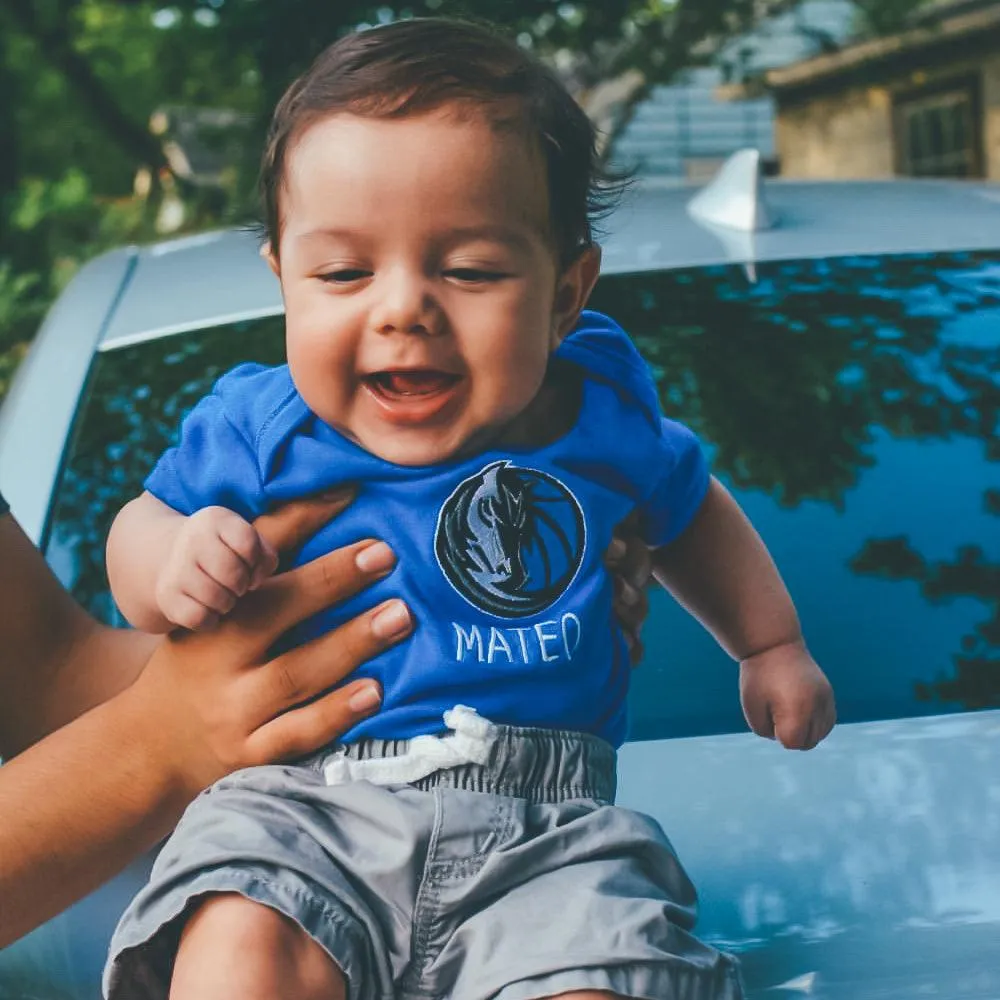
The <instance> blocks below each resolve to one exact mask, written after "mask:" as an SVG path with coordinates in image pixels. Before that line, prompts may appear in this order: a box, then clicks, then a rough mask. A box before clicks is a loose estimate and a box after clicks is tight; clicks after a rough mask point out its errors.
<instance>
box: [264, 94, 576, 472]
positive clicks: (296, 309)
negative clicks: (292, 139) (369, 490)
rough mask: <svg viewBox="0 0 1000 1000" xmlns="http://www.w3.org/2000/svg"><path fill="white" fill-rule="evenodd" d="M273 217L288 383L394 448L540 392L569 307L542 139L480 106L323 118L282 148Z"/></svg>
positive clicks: (476, 428) (407, 450)
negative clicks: (477, 110)
mask: <svg viewBox="0 0 1000 1000" xmlns="http://www.w3.org/2000/svg"><path fill="white" fill-rule="evenodd" d="M281 218H282V224H281V240H280V245H279V250H280V254H279V260H280V264H279V263H278V261H276V260H274V259H273V258H272V266H273V267H274V268H275V270H276V271H277V272H278V273H279V277H280V278H281V287H282V293H283V295H284V300H285V309H286V314H287V347H288V363H289V366H290V369H291V374H292V378H293V380H294V382H295V385H296V387H297V388H298V390H299V392H300V393H301V394H302V397H303V398H304V399H305V401H306V403H307V404H308V406H309V407H310V408H311V409H312V411H313V412H314V413H316V414H317V415H318V416H319V417H320V418H322V419H323V420H324V421H326V422H327V423H328V424H331V425H332V426H334V427H336V428H337V429H338V430H339V431H341V432H342V433H343V434H345V435H346V436H347V437H349V438H350V439H352V440H354V441H356V442H357V443H358V444H359V445H361V446H362V447H363V448H365V449H366V450H367V451H370V452H372V453H373V454H375V455H378V456H380V457H381V458H384V459H387V460H388V461H390V462H394V463H397V464H401V465H425V464H431V463H434V462H440V461H443V460H445V459H447V458H450V457H452V456H454V455H457V454H459V453H461V452H463V451H466V450H472V449H474V448H476V447H477V446H478V445H479V444H480V443H481V442H483V441H485V440H487V439H488V438H489V436H490V435H491V434H492V433H495V432H496V430H497V429H499V428H500V427H502V426H503V425H504V424H505V423H506V422H508V421H509V420H510V419H511V418H513V417H514V416H516V415H517V414H518V413H519V412H520V411H521V410H523V409H524V408H525V406H527V404H528V403H529V402H530V401H531V399H532V398H533V397H534V396H535V394H536V393H537V391H538V389H539V387H540V386H541V383H542V380H543V377H544V374H545V369H546V363H547V360H548V356H549V354H550V352H551V351H552V349H553V348H554V347H555V346H556V344H557V343H558V342H559V340H560V339H561V337H562V336H564V335H565V333H566V332H567V330H568V328H569V327H570V326H571V325H572V322H573V320H574V319H575V315H576V311H577V309H578V308H579V303H578V301H577V300H578V298H579V296H578V295H577V296H574V290H573V288H569V289H568V288H567V281H569V282H570V283H571V284H572V280H573V279H572V278H568V277H567V274H566V273H560V270H559V267H558V264H557V260H556V256H555V250H554V247H553V244H552V238H551V234H550V231H549V204H548V191H547V183H546V176H545V166H544V161H543V159H542V157H541V155H540V154H539V153H537V152H536V151H534V150H533V149H532V148H531V145H530V144H529V143H528V142H527V140H526V139H524V138H523V137H521V136H520V135H518V134H516V133H514V132H513V131H511V132H500V131H498V130H496V129H495V128H494V127H492V126H491V125H490V124H489V123H488V122H486V121H484V120H482V119H481V118H480V117H479V116H477V115H473V114H469V115H466V116H461V115H459V114H457V113H456V111H455V110H454V109H451V110H449V109H444V110H441V111H435V112H430V113H426V114H423V115H420V116H416V117H407V118H401V119H377V118H365V117H359V116H355V115H351V114H337V115H334V116H331V117H329V118H326V119H324V120H321V121H319V122H318V123H316V124H314V125H312V126H310V127H309V128H308V129H306V131H305V132H304V133H303V134H302V136H301V137H300V138H299V140H298V141H297V142H296V143H295V144H294V146H293V147H292V148H291V150H290V153H289V156H288V158H287V163H286V174H285V178H284V187H283V189H282V193H281ZM572 270H573V268H571V269H570V271H572Z"/></svg>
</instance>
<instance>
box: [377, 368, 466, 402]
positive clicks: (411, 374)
mask: <svg viewBox="0 0 1000 1000" xmlns="http://www.w3.org/2000/svg"><path fill="white" fill-rule="evenodd" d="M460 378H461V376H460V375H453V374H451V373H450V372H440V371H433V370H431V369H426V368H421V369H418V370H394V371H384V372H373V373H372V374H371V375H366V376H365V379H364V381H365V384H366V385H367V386H368V387H369V388H370V389H371V390H372V391H373V392H375V393H378V395H380V396H384V397H388V398H396V399H398V398H400V397H413V396H433V395H435V394H436V393H439V392H445V391H447V390H448V389H451V388H452V386H454V385H455V383H456V382H458V381H459V380H460Z"/></svg>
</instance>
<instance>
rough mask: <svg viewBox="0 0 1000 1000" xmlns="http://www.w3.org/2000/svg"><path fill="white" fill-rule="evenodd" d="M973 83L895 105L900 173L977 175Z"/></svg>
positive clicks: (977, 129)
mask: <svg viewBox="0 0 1000 1000" xmlns="http://www.w3.org/2000/svg"><path fill="white" fill-rule="evenodd" d="M977 103H978V102H977V101H976V99H975V93H974V91H973V88H972V87H961V88H955V89H952V90H944V91H938V92H937V93H934V94H929V95H926V96H914V97H911V98H908V99H904V100H901V101H899V102H898V103H897V105H896V112H897V123H898V131H897V135H898V141H899V147H900V148H899V153H900V156H899V167H900V173H902V174H905V175H907V176H909V177H979V176H981V175H982V167H981V160H980V156H979V124H980V123H979V114H978V107H977Z"/></svg>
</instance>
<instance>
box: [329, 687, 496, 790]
mask: <svg viewBox="0 0 1000 1000" xmlns="http://www.w3.org/2000/svg"><path fill="white" fill-rule="evenodd" d="M444 724H445V725H446V726H447V727H448V728H449V729H450V730H452V731H451V732H450V733H449V734H448V735H447V736H415V737H414V738H413V739H412V740H410V744H409V746H408V747H407V748H406V753H404V754H400V755H399V756H398V757H370V758H368V759H366V760H354V759H353V758H350V757H348V756H347V752H346V750H344V749H340V750H338V751H337V752H336V753H335V754H334V755H333V756H332V757H331V758H330V759H329V760H328V761H327V763H326V765H325V767H324V768H323V775H324V777H325V778H326V783H327V784H328V785H346V784H347V783H348V782H350V781H362V780H363V781H370V782H371V783H372V784H374V785H396V784H410V783H411V782H414V781H419V780H420V779H421V778H426V777H427V776H428V775H429V774H433V773H434V772H435V771H441V770H443V769H445V768H449V767H458V766H460V765H462V764H485V763H486V761H487V758H488V755H489V750H490V746H491V745H492V743H493V741H494V739H495V738H496V726H495V725H494V724H493V723H492V722H490V721H489V720H488V719H484V718H483V717H482V716H481V715H479V713H478V712H476V710H475V709H474V708H469V707H468V706H466V705H456V706H455V707H454V708H450V709H448V711H446V712H445V713H444Z"/></svg>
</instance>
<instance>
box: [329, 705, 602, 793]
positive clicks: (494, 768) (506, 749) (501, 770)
mask: <svg viewBox="0 0 1000 1000" xmlns="http://www.w3.org/2000/svg"><path fill="white" fill-rule="evenodd" d="M488 727H489V737H488V739H487V740H486V741H485V745H484V752H483V755H482V758H483V759H482V762H476V761H467V762H463V763H458V764H455V765H453V766H443V767H441V768H439V769H437V770H434V771H432V772H431V773H430V774H427V775H426V776H424V777H420V778H417V779H416V780H412V781H407V782H406V783H407V784H410V785H412V786H413V787H414V788H419V789H421V790H423V791H429V790H430V789H432V788H442V787H443V788H458V789H464V790H466V791H473V792H488V793H490V794H493V795H507V796H511V797H513V798H520V799H527V800H529V801H532V802H564V801H566V800H567V799H579V798H584V799H596V800H597V801H599V802H605V803H608V804H612V803H613V802H614V800H615V789H616V783H617V760H616V758H617V754H616V753H615V749H614V747H612V746H611V744H610V743H606V742H605V741H604V740H602V739H600V737H597V736H592V735H590V734H588V733H577V732H571V731H569V730H562V729H531V728H527V727H521V726H505V725H501V724H499V723H488ZM428 739H430V738H429V737H417V738H416V740H387V739H363V740H359V741H358V742H356V743H349V744H346V745H341V746H340V747H339V748H338V751H337V756H339V757H341V758H346V759H347V760H351V761H362V760H378V759H384V758H394V757H403V756H409V755H412V754H414V753H415V752H417V753H419V752H420V751H419V750H418V749H417V748H418V747H420V746H421V741H426V740H428ZM415 745H416V746H415Z"/></svg>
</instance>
